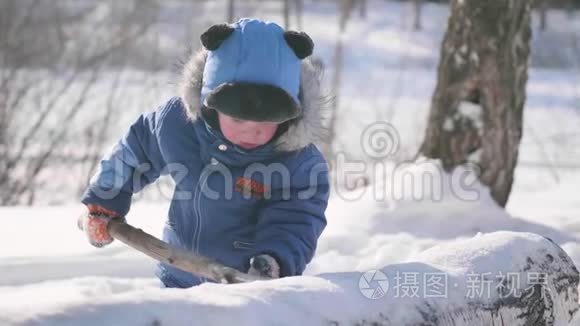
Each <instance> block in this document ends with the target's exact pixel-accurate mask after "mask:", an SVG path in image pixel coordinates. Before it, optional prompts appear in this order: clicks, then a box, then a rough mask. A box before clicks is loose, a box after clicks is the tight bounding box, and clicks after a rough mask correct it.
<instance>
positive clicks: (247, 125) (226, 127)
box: [218, 112, 278, 149]
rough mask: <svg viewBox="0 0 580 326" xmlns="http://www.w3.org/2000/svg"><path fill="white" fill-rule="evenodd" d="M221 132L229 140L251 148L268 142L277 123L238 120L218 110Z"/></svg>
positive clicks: (245, 147)
mask: <svg viewBox="0 0 580 326" xmlns="http://www.w3.org/2000/svg"><path fill="white" fill-rule="evenodd" d="M218 118H219V122H220V128H221V130H222V133H223V134H224V136H225V137H226V139H227V140H229V141H230V142H232V143H234V144H236V145H238V146H240V147H242V148H244V149H252V148H256V147H258V146H260V145H264V144H266V143H267V142H269V141H270V140H271V139H272V137H274V134H275V133H276V130H277V129H278V124H277V123H275V122H257V121H250V120H240V119H235V118H232V117H230V116H229V115H225V114H223V113H221V112H218Z"/></svg>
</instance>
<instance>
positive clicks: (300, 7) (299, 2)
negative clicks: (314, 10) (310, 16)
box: [294, 0, 304, 31]
mask: <svg viewBox="0 0 580 326" xmlns="http://www.w3.org/2000/svg"><path fill="white" fill-rule="evenodd" d="M294 4H295V5H296V24H297V27H298V30H299V31H301V30H302V29H303V28H302V17H303V16H304V15H303V14H304V0H295V1H294Z"/></svg>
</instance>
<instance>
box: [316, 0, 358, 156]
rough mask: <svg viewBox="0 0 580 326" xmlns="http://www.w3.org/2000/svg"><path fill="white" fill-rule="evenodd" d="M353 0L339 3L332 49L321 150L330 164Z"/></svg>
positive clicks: (332, 154)
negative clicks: (329, 96) (330, 94)
mask: <svg viewBox="0 0 580 326" xmlns="http://www.w3.org/2000/svg"><path fill="white" fill-rule="evenodd" d="M354 1H355V0H341V1H340V18H339V21H338V36H337V38H336V46H335V48H334V62H333V64H334V67H333V68H334V74H333V76H332V85H331V87H332V92H333V97H332V103H331V107H330V117H329V126H328V134H327V137H328V139H327V141H326V147H325V148H323V154H324V157H325V158H326V160H327V161H328V162H330V164H333V163H334V162H333V161H334V148H333V143H334V140H335V137H336V124H337V122H338V109H339V107H340V102H339V100H340V97H339V92H340V87H341V85H342V66H343V60H344V53H343V52H344V50H343V47H344V44H343V42H344V41H343V38H344V34H345V33H346V26H347V23H348V20H349V17H350V12H351V11H352V9H353V7H354Z"/></svg>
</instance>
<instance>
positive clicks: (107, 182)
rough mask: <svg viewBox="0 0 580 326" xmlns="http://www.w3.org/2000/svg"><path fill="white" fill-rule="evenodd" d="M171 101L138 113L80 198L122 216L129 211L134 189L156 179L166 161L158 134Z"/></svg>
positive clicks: (104, 159)
mask: <svg viewBox="0 0 580 326" xmlns="http://www.w3.org/2000/svg"><path fill="white" fill-rule="evenodd" d="M172 102H173V100H172V101H169V102H168V103H167V104H165V105H164V106H161V107H160V108H159V109H158V110H157V111H155V112H150V113H145V114H142V115H141V116H139V118H138V119H137V120H136V121H135V122H134V123H133V124H132V125H131V127H130V128H129V131H128V132H127V133H126V134H125V136H124V137H122V138H121V140H119V141H118V142H117V144H115V146H114V147H113V148H112V149H111V150H110V151H109V152H108V153H107V154H106V155H105V156H104V157H103V158H102V159H101V161H100V164H99V168H98V171H97V172H96V173H95V175H94V176H93V177H92V178H91V181H90V184H89V187H88V188H87V190H86V191H85V193H84V194H83V196H82V198H81V202H82V203H83V204H85V205H87V204H97V205H99V206H102V207H104V208H106V209H109V210H112V211H115V212H117V213H119V214H121V215H122V216H124V215H126V214H127V213H128V212H129V207H130V205H131V197H132V195H133V193H136V192H138V191H140V190H141V189H143V187H145V186H146V185H148V184H150V183H152V182H154V181H155V180H156V179H157V178H158V177H159V175H160V173H161V171H162V169H163V167H164V165H165V164H164V162H163V157H162V154H161V152H160V149H159V144H158V137H157V135H158V129H159V126H160V125H161V123H162V119H163V116H164V115H165V113H166V111H167V110H168V108H169V107H170V106H171V105H172Z"/></svg>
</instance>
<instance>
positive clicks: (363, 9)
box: [358, 0, 367, 19]
mask: <svg viewBox="0 0 580 326" xmlns="http://www.w3.org/2000/svg"><path fill="white" fill-rule="evenodd" d="M358 9H359V16H360V18H362V19H366V18H367V0H359V7H358Z"/></svg>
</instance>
